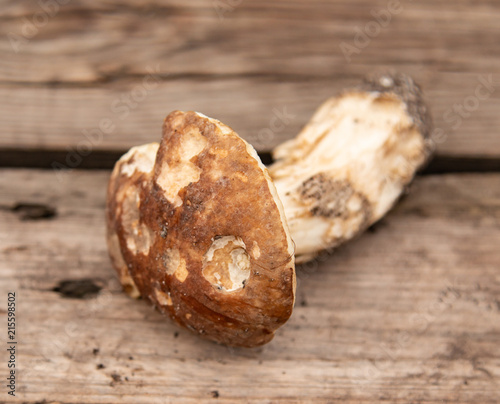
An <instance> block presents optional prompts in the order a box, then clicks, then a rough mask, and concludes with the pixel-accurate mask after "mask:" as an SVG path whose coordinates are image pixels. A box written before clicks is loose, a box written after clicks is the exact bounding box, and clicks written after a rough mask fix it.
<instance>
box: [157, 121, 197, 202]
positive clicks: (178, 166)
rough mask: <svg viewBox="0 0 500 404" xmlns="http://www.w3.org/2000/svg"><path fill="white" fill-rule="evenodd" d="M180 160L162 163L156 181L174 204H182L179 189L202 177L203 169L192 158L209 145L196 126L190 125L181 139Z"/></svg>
mask: <svg viewBox="0 0 500 404" xmlns="http://www.w3.org/2000/svg"><path fill="white" fill-rule="evenodd" d="M180 142H181V143H180V148H179V160H178V161H176V162H175V164H171V165H168V164H167V163H166V162H164V163H162V165H161V171H160V175H159V176H158V178H157V180H156V182H157V184H158V185H159V186H160V187H161V188H162V189H163V191H164V195H165V198H166V199H167V200H168V201H169V202H170V203H172V204H173V205H174V207H179V206H181V205H182V199H181V197H180V196H179V191H180V190H181V189H183V188H185V187H187V186H188V185H189V184H191V183H193V182H197V181H199V179H200V174H201V169H200V168H199V167H198V166H197V165H196V164H194V163H192V162H191V159H192V158H193V157H195V156H197V155H198V154H200V153H201V152H202V151H203V150H204V149H205V147H206V146H207V139H206V138H205V137H204V136H203V135H202V134H201V132H200V130H199V129H198V128H197V127H196V126H190V127H188V129H187V130H186V132H185V133H183V135H182V138H181V139H180Z"/></svg>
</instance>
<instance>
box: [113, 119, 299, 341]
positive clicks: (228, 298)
mask: <svg viewBox="0 0 500 404" xmlns="http://www.w3.org/2000/svg"><path fill="white" fill-rule="evenodd" d="M107 220H108V244H109V245H110V249H109V250H110V255H111V257H112V261H113V264H114V266H115V268H116V269H117V271H118V273H119V275H120V280H121V282H122V284H123V285H124V286H125V288H126V290H127V291H128V292H129V294H131V295H132V296H137V295H138V294H140V295H141V296H143V297H145V298H147V299H149V300H150V301H152V302H153V303H154V304H155V306H156V307H157V308H158V309H159V310H160V311H162V312H163V313H166V314H168V315H169V316H170V317H171V318H172V319H174V320H175V321H176V322H177V323H179V324H180V325H182V326H184V327H186V328H189V329H191V330H192V331H194V332H196V333H199V334H200V335H203V336H204V337H207V338H209V339H212V340H215V341H217V342H221V343H224V344H227V345H233V346H246V347H251V346H257V345H262V344H264V343H266V342H268V341H270V340H271V339H272V338H273V335H274V332H275V330H276V329H277V328H278V327H279V326H281V325H282V324H283V323H285V322H286V320H287V319H288V318H289V317H290V315H291V313H292V308H293V303H294V296H295V266H294V254H293V243H292V240H291V238H290V235H289V231H288V226H287V224H286V220H285V216H284V213H283V207H282V205H281V202H280V200H279V198H278V195H277V193H276V189H275V187H274V185H273V182H272V180H271V178H270V177H269V174H268V172H267V169H266V168H265V167H264V166H263V165H262V163H261V162H260V159H259V157H258V155H257V153H256V152H255V150H254V149H253V148H252V147H251V146H250V145H249V144H248V143H246V142H245V141H244V140H243V139H241V138H240V137H239V136H238V135H237V134H236V133H235V132H234V131H233V130H232V129H231V128H229V127H228V126H226V125H224V124H222V123H221V122H219V121H217V120H215V119H211V118H208V117H206V116H204V115H201V114H198V113H195V112H187V113H184V112H180V111H175V112H172V113H171V114H170V115H169V116H168V117H167V118H166V119H165V122H164V127H163V138H162V140H161V143H160V144H159V145H158V144H149V145H145V146H141V147H139V148H134V149H132V150H131V151H129V152H128V153H127V154H125V155H124V156H123V157H122V158H121V159H120V160H119V162H118V163H117V164H116V166H115V169H114V170H113V173H112V176H111V180H110V185H109V188H108V203H107Z"/></svg>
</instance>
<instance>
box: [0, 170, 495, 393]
mask: <svg viewBox="0 0 500 404" xmlns="http://www.w3.org/2000/svg"><path fill="white" fill-rule="evenodd" d="M0 174H1V175H0V206H1V207H2V208H1V209H0V220H1V223H2V231H1V232H0V254H1V259H0V277H1V282H0V285H1V288H0V289H1V290H0V293H1V295H2V296H4V297H5V296H6V293H7V291H16V293H17V296H18V301H17V316H18V335H19V349H18V354H19V355H18V365H19V373H18V393H19V397H18V398H16V399H15V400H9V401H7V402H18V401H19V399H22V401H23V402H26V403H35V402H41V401H43V400H46V402H47V403H49V402H61V403H70V402H79V403H118V402H120V403H145V402H148V403H178V402H186V403H203V402H225V403H234V402H249V403H271V402H272V403H302V402H303V403H306V402H318V403H337V402H338V403H340V402H356V403H373V402H376V401H382V402H394V403H408V402H418V403H442V402H453V403H478V402H480V403H497V402H499V401H500V391H499V389H498V385H499V384H500V356H499V355H500V353H499V351H498V341H499V339H500V321H499V320H500V300H499V296H500V275H499V272H498V268H499V263H500V257H499V255H498V240H499V239H500V226H499V225H500V175H498V174H489V175H447V176H428V177H423V178H419V179H418V180H417V182H416V183H415V185H414V187H413V189H412V191H411V193H410V195H409V196H408V197H407V198H405V200H404V201H402V203H401V204H400V205H399V206H398V207H397V208H396V210H395V211H393V212H392V213H391V214H390V215H389V216H388V217H387V218H386V219H385V220H384V221H383V222H382V223H380V224H379V225H378V226H376V227H375V228H373V229H372V231H370V232H368V233H366V234H365V235H364V236H362V237H361V238H359V239H358V240H356V241H354V242H351V243H350V244H348V245H346V246H345V247H343V248H342V249H340V250H338V251H337V252H336V253H335V254H334V255H332V256H329V257H323V258H322V259H320V260H318V261H316V262H314V263H312V264H310V265H306V266H303V267H302V268H300V269H299V272H298V274H299V275H298V279H299V281H298V296H297V305H296V308H295V311H294V314H293V316H292V318H291V320H290V322H289V323H288V324H286V325H285V326H284V327H283V328H282V329H280V330H279V331H278V333H277V335H276V338H275V339H274V341H273V342H271V343H270V344H269V345H267V346H264V347H261V348H258V349H251V350H244V349H229V348H226V347H223V346H218V345H215V344H213V343H210V342H207V341H203V340H201V339H199V338H198V337H196V336H194V335H191V333H189V332H188V331H184V330H181V329H179V328H177V327H176V326H175V325H173V324H171V323H170V322H169V321H168V320H166V319H165V318H163V317H162V316H161V315H160V314H159V313H157V312H155V311H154V310H152V309H151V308H150V307H149V306H148V305H147V304H145V303H144V302H142V301H133V300H131V299H129V298H127V297H126V296H125V295H124V294H123V293H121V292H120V291H119V286H118V285H117V283H116V280H115V276H114V273H113V271H112V269H111V266H110V263H109V260H108V257H107V253H106V247H105V242H104V222H103V220H104V219H103V216H104V212H103V209H104V189H105V186H106V182H107V179H108V176H109V172H104V171H101V172H99V171H97V172H96V171H94V172H86V171H74V172H72V173H70V174H68V175H67V177H66V179H65V180H63V181H62V182H59V181H57V179H56V177H55V176H54V174H53V173H52V172H50V171H36V170H2V172H1V173H0ZM19 203H23V204H25V205H24V207H23V206H18V208H17V210H16V211H13V209H12V207H13V206H14V205H16V204H19ZM28 203H37V204H41V205H46V206H50V207H52V208H53V209H55V211H53V210H50V209H46V210H43V209H40V208H38V210H37V209H34V208H33V207H31V208H30V207H29V206H26V204H28ZM51 214H52V217H49V218H45V219H42V218H40V216H51ZM23 216H24V220H21V218H22V217H23ZM36 217H39V219H38V220H34V218H36ZM30 218H31V220H29V219H30ZM85 278H86V279H90V280H92V283H93V284H95V285H98V286H100V287H102V289H101V290H100V292H99V293H98V294H97V295H95V294H92V293H90V291H89V290H88V288H87V292H88V295H87V298H86V299H82V298H67V297H63V294H62V293H61V291H59V292H56V291H54V288H57V287H58V286H59V287H61V282H62V281H67V280H81V279H85ZM80 286H81V285H80ZM66 289H67V288H66ZM80 289H81V288H80ZM4 309H5V307H2V308H1V310H2V311H1V312H0V313H1V314H2V315H5V310H4ZM1 335H2V338H5V337H4V332H2V333H1ZM4 372H6V369H4V370H3V371H2V374H5V373H4ZM2 377H3V376H2ZM216 396H218V397H217V399H215V397H216ZM5 397H6V395H5V396H4V398H3V400H6V398H5Z"/></svg>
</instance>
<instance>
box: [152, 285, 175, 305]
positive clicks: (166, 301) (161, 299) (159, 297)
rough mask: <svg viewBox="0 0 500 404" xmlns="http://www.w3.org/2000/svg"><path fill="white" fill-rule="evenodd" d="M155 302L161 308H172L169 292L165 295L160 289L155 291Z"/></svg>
mask: <svg viewBox="0 0 500 404" xmlns="http://www.w3.org/2000/svg"><path fill="white" fill-rule="evenodd" d="M155 297H156V301H157V302H158V303H159V304H160V305H162V306H172V298H171V297H170V292H169V293H168V294H167V293H165V292H162V291H161V290H160V289H155Z"/></svg>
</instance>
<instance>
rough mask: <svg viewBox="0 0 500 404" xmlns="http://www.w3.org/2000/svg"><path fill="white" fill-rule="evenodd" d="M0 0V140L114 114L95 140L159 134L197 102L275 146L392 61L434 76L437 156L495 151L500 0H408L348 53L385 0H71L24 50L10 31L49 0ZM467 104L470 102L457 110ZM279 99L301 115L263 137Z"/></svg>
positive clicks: (61, 139)
mask: <svg viewBox="0 0 500 404" xmlns="http://www.w3.org/2000/svg"><path fill="white" fill-rule="evenodd" d="M3 3H5V8H4V13H3V16H2V17H1V24H0V52H1V53H2V57H0V110H1V111H2V114H1V115H0V128H1V129H0V149H4V150H5V149H15V148H19V147H25V148H31V149H33V148H43V149H46V150H64V149H66V148H68V147H76V145H77V144H78V142H80V141H81V140H82V130H83V129H88V130H90V129H92V128H93V127H95V126H96V125H98V124H99V121H100V120H101V119H102V118H103V116H104V117H107V118H110V119H113V120H115V121H116V122H115V123H116V132H115V136H113V137H112V138H113V139H111V137H108V136H106V138H105V139H104V140H103V141H102V142H100V143H99V144H97V145H95V148H96V149H99V150H110V149H112V150H119V151H124V150H126V149H128V148H129V147H131V146H133V145H137V144H140V143H143V142H146V141H150V140H155V139H157V138H158V128H159V126H160V124H161V121H162V119H163V117H164V116H165V115H166V114H167V113H168V112H169V111H171V110H173V109H198V110H201V112H204V113H206V114H210V115H213V116H215V117H217V118H219V119H221V120H223V121H225V122H227V123H228V124H230V125H232V126H233V127H234V129H236V130H237V131H238V132H239V133H241V134H242V136H244V137H245V138H246V139H248V140H249V141H251V142H253V143H255V144H256V147H257V148H258V149H259V150H261V151H267V150H269V149H271V148H272V147H274V146H275V145H276V144H278V143H280V142H281V141H283V140H284V139H288V138H290V137H292V136H294V135H295V134H296V133H297V132H298V130H299V129H300V127H301V126H302V125H304V124H305V123H306V122H307V120H308V119H309V117H310V116H311V114H312V112H313V111H314V110H315V109H316V108H317V107H318V105H319V104H320V103H321V102H322V101H323V100H324V99H325V98H327V97H329V96H331V95H333V94H335V93H337V92H338V91H340V90H341V89H342V88H345V87H348V86H351V85H353V84H355V83H357V82H358V81H359V80H360V79H361V78H362V77H363V76H364V75H366V74H369V73H371V72H373V71H380V70H387V69H389V70H402V71H405V72H406V73H409V74H411V75H413V76H414V77H415V78H416V79H417V80H418V81H419V82H421V84H422V85H423V87H424V88H425V90H426V93H427V94H428V99H429V103H430V105H431V107H432V110H433V112H434V115H435V121H436V127H437V128H438V129H440V130H442V131H443V132H444V133H445V135H446V136H443V135H440V136H436V140H437V141H438V145H437V146H438V151H439V153H440V154H442V155H446V156H455V157H456V156H466V157H491V158H495V157H499V156H500V138H499V137H498V136H497V128H498V127H499V126H500V116H499V115H498V113H497V111H498V108H499V106H500V95H499V94H500V93H499V92H498V91H497V89H498V85H499V84H500V77H499V76H498V75H497V74H496V72H498V71H499V68H500V50H499V48H498V47H497V46H496V45H495V44H497V43H498V42H499V40H500V29H499V26H498V20H499V18H500V5H499V3H498V2H495V1H493V0H481V1H475V2H473V1H471V0H464V1H460V2H453V6H452V7H451V6H450V4H451V3H450V2H447V1H443V0H441V1H431V0H423V1H419V2H402V3H401V4H402V10H401V12H399V13H397V14H393V15H392V17H391V22H390V23H389V24H388V25H387V27H384V28H382V29H381V30H380V33H379V34H378V35H375V36H374V37H373V39H371V40H370V41H369V43H368V45H367V46H366V47H365V48H363V49H361V48H360V53H359V54H357V53H355V54H353V55H352V60H351V61H350V62H348V61H347V60H346V58H345V57H344V54H343V52H342V50H341V48H340V45H341V44H342V43H349V44H352V43H353V41H354V36H355V33H356V29H357V28H360V29H364V28H365V27H369V26H370V25H369V24H370V23H373V22H374V21H376V20H375V17H374V16H373V15H372V14H371V12H372V11H374V10H375V11H376V10H378V11H380V10H382V9H387V7H388V3H387V2H386V1H382V0H380V1H376V2H373V1H368V0H355V1H348V0H334V1H324V0H312V1H295V2H289V1H284V0H280V1H276V2H264V1H263V0H259V1H252V2H247V1H243V2H241V3H239V4H238V5H237V6H235V7H234V10H233V11H230V10H229V11H227V12H226V13H225V14H224V18H223V19H222V20H221V19H220V18H219V16H218V14H217V11H216V9H214V7H213V3H212V2H209V1H201V0H200V1H194V2H187V3H186V2H181V1H180V0H168V1H167V0H164V1H148V2H144V3H143V2H140V3H139V2H137V1H136V0H128V1H126V2H125V3H124V4H122V3H121V2H114V1H108V2H99V3H95V2H88V1H80V2H68V4H67V5H64V6H61V8H60V11H59V12H58V13H57V14H56V15H54V17H51V18H49V19H48V21H47V23H46V24H44V25H43V26H40V27H39V30H38V32H37V33H36V35H34V36H33V37H32V38H30V39H29V41H27V42H26V43H24V42H23V43H24V45H23V46H22V47H21V48H20V49H19V52H17V53H16V52H15V51H14V50H13V48H12V46H11V41H10V39H9V35H10V34H11V33H14V34H17V35H22V29H23V26H24V25H25V24H28V23H26V20H25V19H27V21H30V20H32V19H33V16H34V15H36V13H37V12H40V5H39V4H38V3H36V2H33V3H28V4H20V3H18V2H8V1H3ZM221 3H223V4H236V3H234V2H232V3H231V2H229V1H225V0H221ZM367 24H368V25H367ZM372 25H373V24H372ZM151 70H152V71H154V72H155V74H156V75H157V77H158V80H159V83H158V86H154V88H152V89H151V90H150V91H147V94H146V95H145V96H144V100H143V101H140V102H138V104H139V105H138V106H137V107H135V108H131V111H130V114H129V115H127V118H126V119H124V120H121V119H120V117H119V116H121V115H122V114H121V113H120V112H118V113H116V112H113V111H112V110H111V105H112V104H113V102H115V103H117V104H115V108H114V109H115V110H117V109H118V110H120V111H125V109H124V104H123V102H120V99H121V98H122V97H132V96H134V94H135V97H136V98H138V99H141V98H142V97H143V95H141V87H142V85H143V80H144V77H146V76H147V75H148V73H149V71H151ZM490 75H491V78H492V80H493V81H494V85H493V86H492V87H491V88H490V90H491V91H489V92H488V91H487V90H486V91H484V90H483V94H484V97H485V99H482V100H479V99H478V98H477V97H476V96H475V92H476V89H477V87H478V86H479V85H481V81H480V77H482V78H483V79H484V78H487V77H490ZM134 89H135V90H134ZM134 91H135V93H133V92H134ZM116 100H118V101H116ZM467 103H469V104H467ZM463 104H466V106H467V107H468V108H469V109H470V112H467V111H465V112H460V113H459V112H454V110H453V108H454V107H455V105H457V106H460V105H463ZM120 107H121V108H120ZM274 108H277V109H280V108H288V109H289V110H290V111H291V114H293V115H294V117H295V118H294V119H293V120H292V122H291V123H290V124H288V125H286V127H285V128H284V129H283V130H280V131H275V132H274V133H273V134H272V136H267V137H265V135H264V134H265V133H269V131H267V130H266V129H268V128H269V121H270V119H271V118H272V116H273V109H274ZM123 114H124V113H123ZM460 114H462V115H463V116H462V117H460ZM263 136H264V137H265V139H264V140H262V139H261V138H262V137H263Z"/></svg>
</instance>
